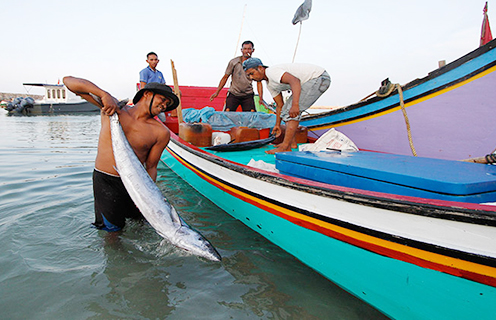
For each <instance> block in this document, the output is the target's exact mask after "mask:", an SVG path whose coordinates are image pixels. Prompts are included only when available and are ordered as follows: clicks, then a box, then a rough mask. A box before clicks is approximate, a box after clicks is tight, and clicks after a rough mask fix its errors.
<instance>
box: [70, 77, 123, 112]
mask: <svg viewBox="0 0 496 320" xmlns="http://www.w3.org/2000/svg"><path fill="white" fill-rule="evenodd" d="M63 82H64V84H65V86H66V87H67V89H69V90H70V91H72V92H73V93H75V94H77V95H78V96H80V97H82V98H83V99H85V100H87V101H89V102H91V103H93V104H94V105H96V106H98V107H100V109H102V111H103V112H104V113H105V114H107V115H109V116H111V115H112V114H114V112H116V111H117V110H119V107H118V105H117V102H118V101H117V99H116V98H114V97H112V96H111V95H110V94H109V93H108V92H107V91H104V90H102V89H100V88H99V87H98V86H97V85H96V84H94V83H93V82H91V81H88V80H85V79H81V78H76V77H70V76H68V77H64V79H63ZM90 93H91V94H94V95H95V96H97V97H99V98H100V100H101V102H99V101H97V100H95V99H94V98H93V97H92V96H91V95H90Z"/></svg>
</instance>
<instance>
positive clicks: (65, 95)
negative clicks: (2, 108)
mask: <svg viewBox="0 0 496 320" xmlns="http://www.w3.org/2000/svg"><path fill="white" fill-rule="evenodd" d="M23 85H24V86H33V87H43V88H44V89H45V95H44V96H43V98H42V99H41V100H35V101H34V103H24V104H22V105H18V106H14V108H12V109H11V110H9V109H7V110H8V113H9V114H11V115H15V114H22V115H41V114H59V113H82V112H97V111H100V109H99V108H98V107H97V106H95V105H93V104H91V103H89V102H87V101H86V100H83V99H81V98H80V97H78V96H76V95H75V94H73V93H72V92H70V91H69V90H67V88H66V87H65V86H64V85H63V84H46V83H23Z"/></svg>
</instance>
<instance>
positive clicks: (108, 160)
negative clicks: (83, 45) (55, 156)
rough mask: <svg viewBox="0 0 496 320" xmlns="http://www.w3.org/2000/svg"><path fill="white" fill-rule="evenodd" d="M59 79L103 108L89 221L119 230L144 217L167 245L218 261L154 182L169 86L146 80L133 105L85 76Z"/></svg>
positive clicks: (165, 136) (171, 102) (172, 99)
mask: <svg viewBox="0 0 496 320" xmlns="http://www.w3.org/2000/svg"><path fill="white" fill-rule="evenodd" d="M64 84H65V85H66V87H67V88H68V89H69V90H71V91H72V92H74V93H75V94H77V95H79V96H81V97H83V98H84V99H86V100H88V101H90V102H91V103H93V104H95V105H97V106H99V107H100V108H101V109H102V112H101V130H100V137H99V140H98V153H97V157H96V160H95V170H94V171H93V195H94V198H95V222H94V223H93V225H94V226H95V227H97V228H98V229H102V230H106V231H118V230H121V229H122V228H123V227H124V225H125V219H126V218H133V219H142V218H143V217H144V218H145V219H146V220H147V221H148V222H149V223H150V225H151V226H152V227H153V228H154V229H155V231H157V233H158V234H159V235H161V236H162V237H164V238H165V239H167V240H168V241H169V242H170V243H171V244H173V245H175V246H177V247H179V248H181V249H183V250H185V251H188V252H190V253H192V254H195V255H198V256H200V257H204V258H206V259H209V260H213V261H220V260H221V257H220V255H219V253H218V252H217V251H216V250H215V248H214V247H213V246H212V245H211V244H210V242H208V240H206V239H205V238H203V236H202V235H201V234H199V233H198V232H197V231H195V230H193V229H191V228H190V227H189V226H188V225H187V224H186V223H185V222H184V221H183V220H182V219H181V218H180V217H179V215H178V214H177V212H176V210H175V209H174V207H173V206H172V205H171V204H170V203H169V202H168V201H167V200H166V199H164V197H163V195H162V192H161V191H160V189H159V188H158V187H157V186H156V184H155V180H156V179H157V165H158V162H159V160H160V156H161V155H162V152H163V151H164V149H165V147H166V146H167V144H168V143H169V139H170V133H169V130H168V129H167V128H166V127H165V126H164V125H163V124H162V123H160V122H159V121H158V120H156V119H155V117H156V116H157V115H158V114H159V113H161V112H167V111H171V110H174V109H175V108H177V106H178V105H179V99H178V97H177V96H176V95H175V94H174V93H173V92H172V89H171V88H170V87H169V86H166V85H165V84H160V83H157V82H151V83H147V84H146V85H145V87H144V88H142V89H141V90H140V91H138V92H137V93H136V95H135V96H134V99H133V103H134V107H131V106H127V105H126V106H123V107H122V108H121V107H120V106H119V105H120V104H121V103H119V102H118V101H117V99H115V98H114V97H113V96H111V95H110V94H109V93H108V92H106V91H104V90H102V89H100V88H99V87H98V86H96V85H95V84H94V83H92V82H90V81H88V80H85V79H80V78H75V77H65V78H64ZM145 167H146V168H145Z"/></svg>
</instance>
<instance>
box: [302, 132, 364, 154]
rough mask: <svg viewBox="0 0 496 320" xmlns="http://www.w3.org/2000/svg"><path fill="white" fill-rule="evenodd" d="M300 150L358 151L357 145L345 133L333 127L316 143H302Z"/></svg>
mask: <svg viewBox="0 0 496 320" xmlns="http://www.w3.org/2000/svg"><path fill="white" fill-rule="evenodd" d="M298 150H299V151H322V150H340V151H346V152H355V151H358V148H357V146H356V145H355V144H354V143H353V141H351V140H350V138H348V137H347V136H345V135H344V134H343V133H341V132H339V131H337V130H336V129H334V128H332V129H330V130H328V131H327V132H326V133H324V134H323V135H322V136H320V138H319V139H317V141H315V143H306V144H302V145H300V146H299V148H298Z"/></svg>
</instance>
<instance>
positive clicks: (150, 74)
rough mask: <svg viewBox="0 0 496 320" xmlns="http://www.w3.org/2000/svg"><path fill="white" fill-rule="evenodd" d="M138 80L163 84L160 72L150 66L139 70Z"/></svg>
mask: <svg viewBox="0 0 496 320" xmlns="http://www.w3.org/2000/svg"><path fill="white" fill-rule="evenodd" d="M140 82H145V83H150V82H158V83H163V84H165V79H164V75H163V74H162V72H160V71H158V70H156V69H155V71H153V70H152V68H150V66H148V67H146V68H145V69H143V70H141V71H140Z"/></svg>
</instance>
